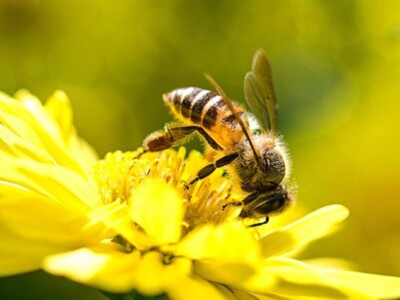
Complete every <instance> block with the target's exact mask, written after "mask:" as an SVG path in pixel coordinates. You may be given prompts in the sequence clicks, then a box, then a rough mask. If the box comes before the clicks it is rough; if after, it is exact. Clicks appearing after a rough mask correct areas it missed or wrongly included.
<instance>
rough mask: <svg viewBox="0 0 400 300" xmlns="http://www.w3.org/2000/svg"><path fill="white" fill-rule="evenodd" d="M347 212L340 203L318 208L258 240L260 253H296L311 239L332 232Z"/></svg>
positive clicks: (274, 254)
mask: <svg viewBox="0 0 400 300" xmlns="http://www.w3.org/2000/svg"><path fill="white" fill-rule="evenodd" d="M348 214H349V212H348V210H347V209H346V208H345V207H344V206H341V205H330V206H325V207H323V208H320V209H318V210H316V211H314V212H312V213H310V214H308V215H306V216H305V217H303V218H301V219H299V220H298V221H295V222H293V223H291V224H289V225H287V226H284V227H283V228H281V229H278V230H277V231H275V232H273V233H271V234H269V235H267V236H265V237H264V238H262V239H261V240H260V241H259V242H260V245H261V247H262V253H263V255H264V256H265V257H270V256H277V255H282V254H285V255H288V254H291V252H293V253H296V252H298V251H300V250H302V249H303V248H304V247H305V246H306V245H307V244H308V243H310V242H311V241H313V240H316V239H319V238H321V237H323V236H325V235H327V234H329V233H330V232H332V230H334V229H335V228H336V226H337V224H338V223H340V222H342V221H343V220H344V219H345V218H346V217H347V216H348Z"/></svg>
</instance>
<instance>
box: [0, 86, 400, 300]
mask: <svg viewBox="0 0 400 300" xmlns="http://www.w3.org/2000/svg"><path fill="white" fill-rule="evenodd" d="M0 147H1V148H0V160H1V165H2V172H1V173H0V234H1V239H2V243H1V246H0V275H2V276H7V275H12V274H17V273H22V272H28V271H31V270H36V269H44V270H45V271H47V272H49V273H51V274H54V275H62V276H65V277H67V278H69V279H72V280H74V281H77V282H80V283H84V284H87V285H90V286H93V287H96V288H99V289H101V290H103V291H105V292H107V293H111V294H120V293H122V294H123V293H128V294H129V293H133V292H136V293H139V294H142V295H147V296H154V295H160V294H166V295H167V296H168V297H169V298H171V299H375V298H395V297H399V296H400V279H399V278H396V277H390V276H382V275H372V274H365V273H357V272H352V271H343V270H339V269H333V268H325V267H321V266H317V264H313V263H306V262H302V261H299V260H296V259H294V258H293V257H294V255H295V254H297V253H298V252H299V251H301V250H302V249H304V247H305V246H307V244H308V243H310V242H311V241H314V240H316V239H318V238H320V237H322V236H325V235H326V234H328V233H329V232H331V231H332V230H334V229H335V227H336V225H337V224H338V223H340V222H341V221H342V220H344V219H345V218H346V217H347V214H348V211H347V209H346V208H344V207H343V206H340V205H331V206H327V207H323V208H321V209H319V210H317V211H315V212H313V213H311V214H308V215H306V216H305V217H302V218H300V219H299V220H297V221H295V222H293V223H291V224H289V225H286V226H283V227H280V228H278V227H277V226H274V224H273V220H272V221H271V223H272V224H268V225H266V226H260V227H255V228H249V227H248V226H247V225H248V222H249V221H251V220H244V221H243V220H240V219H239V218H238V214H239V213H240V207H233V206H230V208H229V209H223V207H224V205H225V204H226V203H230V202H233V201H240V199H242V198H243V195H242V194H241V192H240V191H237V190H236V189H235V185H234V184H232V183H231V181H230V179H229V178H228V177H226V176H224V174H223V173H222V171H219V170H218V171H216V172H214V173H213V174H212V175H211V176H209V177H207V178H205V179H204V180H201V181H199V182H197V183H196V184H195V185H193V186H192V187H191V188H190V190H185V189H184V188H183V184H184V183H185V182H188V181H189V180H190V179H192V176H193V175H194V174H195V172H196V170H198V169H200V168H201V167H202V166H204V164H205V163H206V161H205V159H204V158H203V156H202V155H201V154H200V153H198V152H191V153H189V154H188V156H187V158H185V157H186V151H185V149H184V148H180V149H179V150H178V151H174V150H168V151H164V152H160V153H148V154H145V155H143V156H142V157H141V158H140V159H135V157H136V155H137V153H136V152H127V153H122V152H114V153H109V154H107V155H106V157H105V158H104V159H102V160H98V159H97V158H96V155H95V154H94V151H93V150H92V149H91V148H90V146H88V145H87V144H86V143H85V142H84V141H82V140H81V139H80V138H79V137H78V136H77V135H76V131H75V129H74V127H73V125H72V113H71V108H70V104H69V101H68V99H67V97H66V95H65V94H64V93H62V92H56V93H55V94H54V95H53V96H52V97H51V98H50V99H49V101H48V102H47V103H46V105H44V106H43V105H42V104H41V103H40V102H39V101H38V100H37V99H36V98H35V97H34V96H32V95H30V94H29V93H27V92H25V91H22V92H19V93H18V94H17V95H16V96H15V98H11V97H9V96H7V95H4V94H1V95H0Z"/></svg>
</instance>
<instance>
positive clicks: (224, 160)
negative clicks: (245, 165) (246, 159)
mask: <svg viewBox="0 0 400 300" xmlns="http://www.w3.org/2000/svg"><path fill="white" fill-rule="evenodd" d="M237 157H238V154H237V153H231V154H228V155H226V156H224V157H221V158H220V159H217V160H216V161H215V162H213V163H211V164H209V165H207V166H205V167H204V168H202V169H201V170H200V171H199V172H198V173H197V177H196V178H195V179H193V180H192V181H190V182H189V183H188V184H185V189H186V190H187V189H189V187H190V186H191V185H192V184H194V183H196V182H197V181H198V180H200V179H203V178H205V177H207V176H208V175H210V174H211V173H212V172H214V171H215V169H217V168H221V167H223V166H226V165H227V164H230V163H231V162H232V161H234V160H235V159H236V158H237Z"/></svg>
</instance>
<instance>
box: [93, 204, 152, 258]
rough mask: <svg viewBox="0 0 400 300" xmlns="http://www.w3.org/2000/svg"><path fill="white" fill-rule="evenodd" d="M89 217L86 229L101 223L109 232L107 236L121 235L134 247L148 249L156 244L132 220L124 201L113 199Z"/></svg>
mask: <svg viewBox="0 0 400 300" xmlns="http://www.w3.org/2000/svg"><path fill="white" fill-rule="evenodd" d="M89 217H90V219H91V221H90V223H89V224H87V226H86V229H87V230H96V229H93V228H95V227H97V226H101V225H102V224H103V225H104V227H106V228H107V229H108V230H110V231H111V232H112V233H111V232H110V233H109V234H108V236H121V237H122V238H124V240H125V241H127V242H129V243H130V244H131V245H132V246H134V247H135V248H136V249H139V250H143V249H149V248H152V247H154V246H156V245H157V242H156V241H155V240H154V239H152V238H151V237H149V236H148V235H146V234H145V233H144V232H143V230H140V229H139V228H138V227H137V225H135V224H134V223H133V222H132V219H131V217H130V210H129V207H128V205H127V204H126V202H120V201H114V202H111V203H109V204H107V205H104V206H101V207H99V208H97V209H95V210H93V211H91V212H90V213H89Z"/></svg>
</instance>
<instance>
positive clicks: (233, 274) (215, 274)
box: [194, 260, 256, 287]
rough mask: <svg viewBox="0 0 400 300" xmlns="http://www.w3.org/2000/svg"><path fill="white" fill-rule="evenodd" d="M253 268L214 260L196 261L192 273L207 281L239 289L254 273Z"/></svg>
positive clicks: (244, 264) (242, 264) (247, 265)
mask: <svg viewBox="0 0 400 300" xmlns="http://www.w3.org/2000/svg"><path fill="white" fill-rule="evenodd" d="M255 269H256V268H255V267H254V266H252V265H250V264H246V263H239V262H238V263H226V262H219V261H215V260H211V261H207V260H206V261H196V262H195V263H194V272H195V273H196V274H198V275H200V276H201V277H203V278H206V279H207V280H209V281H215V282H220V283H223V284H227V285H232V286H235V287H241V286H242V282H243V281H244V280H246V279H247V278H249V277H251V276H252V275H253V274H254V273H255Z"/></svg>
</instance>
